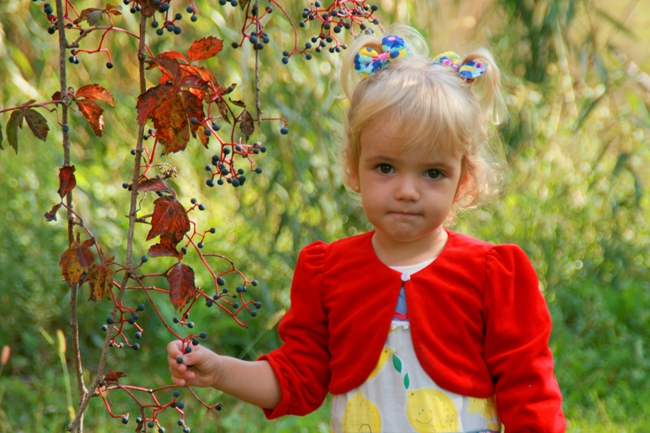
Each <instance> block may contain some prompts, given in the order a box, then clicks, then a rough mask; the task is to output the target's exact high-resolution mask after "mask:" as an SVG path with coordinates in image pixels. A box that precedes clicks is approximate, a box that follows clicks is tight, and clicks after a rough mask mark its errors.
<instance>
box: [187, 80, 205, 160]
mask: <svg viewBox="0 0 650 433" xmlns="http://www.w3.org/2000/svg"><path fill="white" fill-rule="evenodd" d="M183 97H184V98H185V106H186V108H187V117H189V118H190V119H191V118H193V117H194V118H196V120H197V122H196V124H193V123H191V122H190V128H191V130H192V136H194V137H195V138H196V137H197V134H196V131H199V130H201V132H199V134H198V138H199V140H201V143H202V144H203V145H204V146H205V147H208V141H209V137H208V136H207V135H205V134H204V133H203V129H201V128H202V126H203V122H204V121H205V113H204V112H203V101H202V100H201V99H199V97H197V96H196V95H195V94H193V93H192V92H190V91H187V90H183Z"/></svg>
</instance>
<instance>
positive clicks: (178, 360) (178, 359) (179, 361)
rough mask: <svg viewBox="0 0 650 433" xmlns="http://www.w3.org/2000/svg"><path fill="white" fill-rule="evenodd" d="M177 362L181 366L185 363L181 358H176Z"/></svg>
mask: <svg viewBox="0 0 650 433" xmlns="http://www.w3.org/2000/svg"><path fill="white" fill-rule="evenodd" d="M176 362H177V363H179V364H182V363H183V357H182V356H179V357H178V358H176Z"/></svg>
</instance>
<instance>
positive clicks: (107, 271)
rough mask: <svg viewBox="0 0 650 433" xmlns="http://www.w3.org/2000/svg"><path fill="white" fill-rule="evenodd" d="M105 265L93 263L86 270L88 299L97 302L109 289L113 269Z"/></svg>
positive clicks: (113, 272) (111, 282)
mask: <svg viewBox="0 0 650 433" xmlns="http://www.w3.org/2000/svg"><path fill="white" fill-rule="evenodd" d="M107 265H108V264H99V265H93V266H92V267H91V268H90V270H89V271H88V276H87V277H86V281H88V285H89V286H90V297H89V298H88V300H89V301H93V302H97V301H99V300H100V299H103V298H104V296H105V294H106V293H108V292H109V291H110V288H111V285H112V284H113V275H114V274H115V271H114V270H113V269H111V268H110V267H108V266H107Z"/></svg>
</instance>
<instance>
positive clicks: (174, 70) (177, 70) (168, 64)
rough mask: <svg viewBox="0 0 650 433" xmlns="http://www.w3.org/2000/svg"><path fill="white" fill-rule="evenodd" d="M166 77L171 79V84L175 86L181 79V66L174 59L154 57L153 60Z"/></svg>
mask: <svg viewBox="0 0 650 433" xmlns="http://www.w3.org/2000/svg"><path fill="white" fill-rule="evenodd" d="M153 60H154V62H156V63H157V64H158V65H159V66H160V67H161V68H163V70H164V71H165V72H166V73H167V75H169V76H171V77H172V82H173V84H177V83H178V82H179V81H180V78H181V65H180V64H179V63H178V60H176V59H170V58H167V57H156V58H154V59H153Z"/></svg>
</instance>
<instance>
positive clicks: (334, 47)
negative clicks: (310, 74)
mask: <svg viewBox="0 0 650 433" xmlns="http://www.w3.org/2000/svg"><path fill="white" fill-rule="evenodd" d="M378 9H379V8H378V6H377V5H368V4H367V3H366V1H365V0H361V1H360V0H356V1H350V0H335V1H333V2H332V4H331V5H329V6H328V7H323V6H322V4H321V2H319V1H316V2H314V3H313V5H312V6H311V7H305V8H304V9H303V11H302V18H303V20H302V21H300V23H299V25H300V27H305V26H306V25H307V24H308V23H309V22H311V21H319V22H320V32H319V33H318V34H317V35H315V36H313V37H312V38H311V42H307V43H306V44H305V46H304V48H303V49H302V50H298V49H295V50H294V51H293V52H288V51H285V52H284V53H283V58H282V62H283V63H285V64H286V63H288V61H289V57H290V56H291V55H292V54H293V53H295V52H300V53H304V54H305V58H306V59H307V60H309V59H311V57H312V56H311V54H309V53H307V50H310V49H312V48H313V49H314V51H315V52H317V53H320V52H321V51H323V50H324V49H326V48H327V49H328V51H329V52H330V53H340V52H341V50H344V49H346V48H347V46H346V45H345V44H341V43H340V41H339V39H338V37H337V35H338V34H340V33H341V32H343V30H347V31H349V32H350V34H351V35H352V36H356V35H357V34H358V32H357V30H356V29H355V26H356V27H358V29H359V31H361V32H366V33H369V32H372V31H373V30H372V29H368V24H374V25H379V20H378V19H377V18H376V17H375V16H374V12H375V11H377V10H378ZM328 46H329V47H328Z"/></svg>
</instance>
